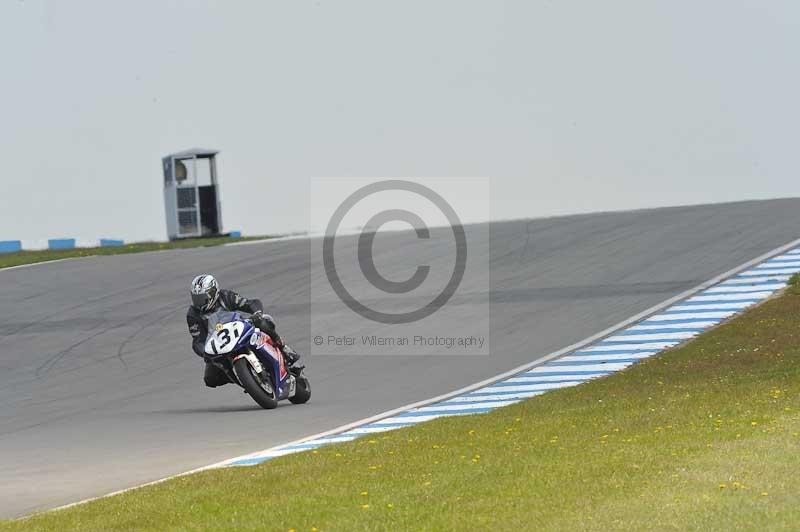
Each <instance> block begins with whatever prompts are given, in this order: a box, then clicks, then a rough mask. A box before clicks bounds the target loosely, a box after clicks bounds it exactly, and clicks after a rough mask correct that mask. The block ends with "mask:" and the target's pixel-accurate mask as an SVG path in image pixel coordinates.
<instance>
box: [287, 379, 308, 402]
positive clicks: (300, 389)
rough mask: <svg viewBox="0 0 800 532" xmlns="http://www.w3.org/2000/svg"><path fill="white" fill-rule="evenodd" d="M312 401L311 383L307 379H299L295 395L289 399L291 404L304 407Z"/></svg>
mask: <svg viewBox="0 0 800 532" xmlns="http://www.w3.org/2000/svg"><path fill="white" fill-rule="evenodd" d="M309 399H311V383H310V382H308V379H307V378H305V377H302V376H301V377H297V388H295V392H294V395H293V396H292V397H290V398H289V402H290V403H292V404H295V405H302V404H303V403H307V402H308V400H309Z"/></svg>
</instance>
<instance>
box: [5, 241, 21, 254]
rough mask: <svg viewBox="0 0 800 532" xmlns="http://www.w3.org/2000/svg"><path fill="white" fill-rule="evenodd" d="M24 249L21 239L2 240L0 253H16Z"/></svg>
mask: <svg viewBox="0 0 800 532" xmlns="http://www.w3.org/2000/svg"><path fill="white" fill-rule="evenodd" d="M15 251H22V241H21V240H0V253H14V252H15Z"/></svg>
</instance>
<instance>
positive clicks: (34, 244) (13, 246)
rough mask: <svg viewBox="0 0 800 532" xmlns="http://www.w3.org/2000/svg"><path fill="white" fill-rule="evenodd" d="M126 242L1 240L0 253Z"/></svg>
mask: <svg viewBox="0 0 800 532" xmlns="http://www.w3.org/2000/svg"><path fill="white" fill-rule="evenodd" d="M124 245H125V241H124V240H118V239H114V238H100V239H96V240H93V239H76V238H51V239H49V240H38V239H33V240H0V253H16V252H19V251H37V250H43V249H74V248H95V247H108V246H124Z"/></svg>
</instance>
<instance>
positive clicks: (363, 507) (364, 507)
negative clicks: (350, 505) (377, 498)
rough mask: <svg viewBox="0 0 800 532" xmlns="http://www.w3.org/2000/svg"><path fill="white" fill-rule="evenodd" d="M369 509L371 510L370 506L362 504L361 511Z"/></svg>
mask: <svg viewBox="0 0 800 532" xmlns="http://www.w3.org/2000/svg"><path fill="white" fill-rule="evenodd" d="M367 508H369V504H362V505H361V509H362V510H366V509H367Z"/></svg>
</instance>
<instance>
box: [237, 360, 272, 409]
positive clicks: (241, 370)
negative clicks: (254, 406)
mask: <svg viewBox="0 0 800 532" xmlns="http://www.w3.org/2000/svg"><path fill="white" fill-rule="evenodd" d="M233 371H235V372H236V376H237V377H238V378H239V382H241V383H242V386H244V389H245V390H247V393H248V394H250V397H252V398H253V400H254V401H255V402H256V403H258V404H259V405H260V406H261V407H262V408H266V409H267V410H272V409H273V408H275V407H277V406H278V400H277V399H275V389H274V387H273V386H272V383H271V382H263V381H262V380H261V378H260V377H259V376H258V375H256V373H255V372H254V371H253V367H252V366H251V365H250V363H249V362H247V359H245V358H240V359H239V360H237V361H236V362H234V363H233Z"/></svg>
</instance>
